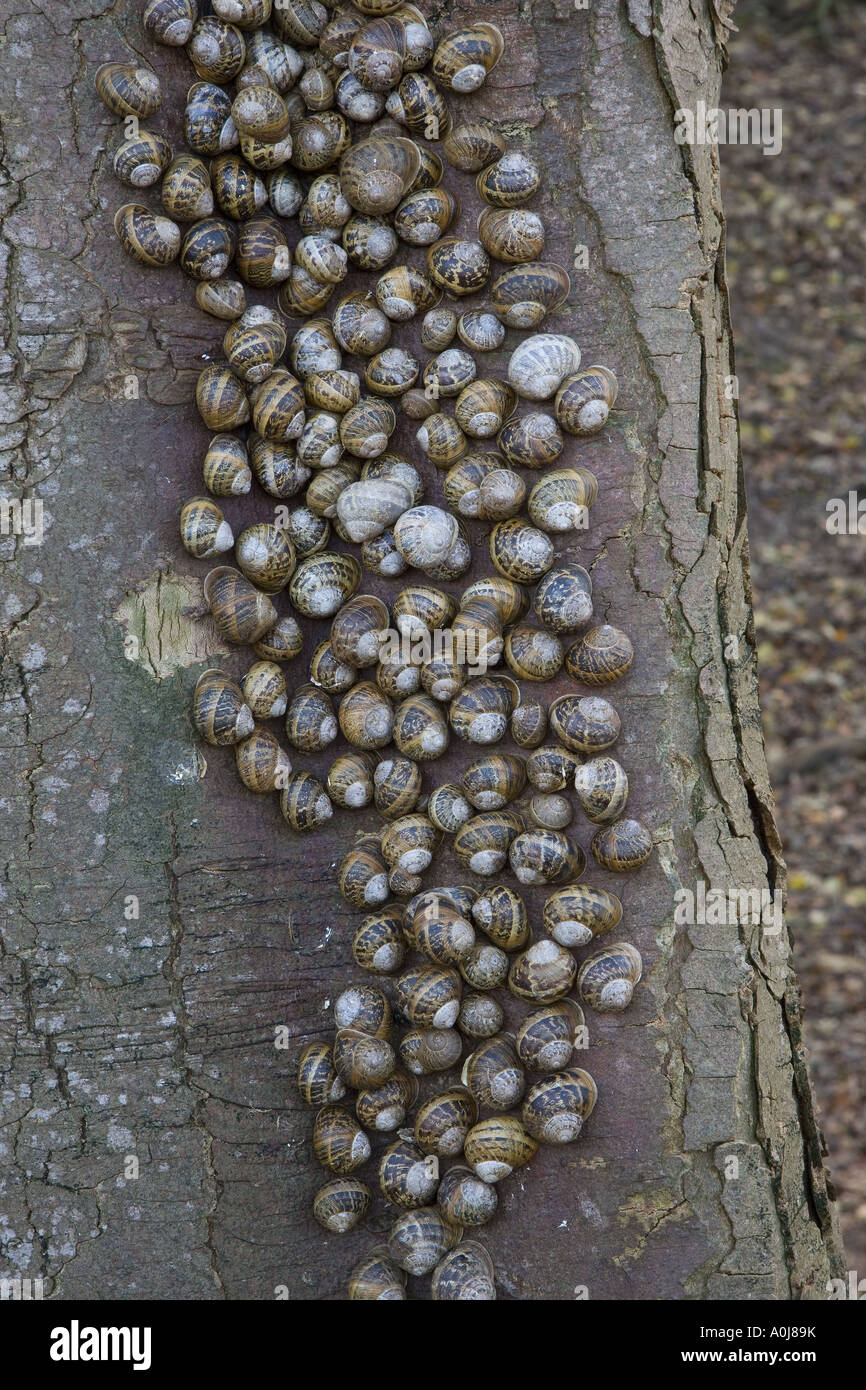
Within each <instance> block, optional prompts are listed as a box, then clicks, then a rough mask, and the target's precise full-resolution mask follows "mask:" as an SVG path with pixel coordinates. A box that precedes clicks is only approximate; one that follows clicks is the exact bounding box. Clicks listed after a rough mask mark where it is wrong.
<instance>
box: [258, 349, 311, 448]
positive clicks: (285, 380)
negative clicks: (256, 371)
mask: <svg viewBox="0 0 866 1390" xmlns="http://www.w3.org/2000/svg"><path fill="white" fill-rule="evenodd" d="M250 408H251V411H252V422H253V428H254V429H255V430H256V432H257V433H258V434H260V435H261V436H262V437H263V438H264V439H273V440H275V441H276V442H277V443H279V444H282V443H285V442H287V441H290V440H293V439H297V437H298V435H299V434H300V433H301V431H302V430H303V428H304V388H303V386H302V385H301V383H300V382H299V381H298V379H297V377H294V376H292V374H291V372H287V371H286V370H285V368H283V367H276V368H275V369H274V370H273V371H272V372H271V374H270V376H269V377H267V379H266V380H265V381H263V382H262V383H261V385H260V386H257V387H256V388H255V390H254V391H253V393H252V395H251V396H250Z"/></svg>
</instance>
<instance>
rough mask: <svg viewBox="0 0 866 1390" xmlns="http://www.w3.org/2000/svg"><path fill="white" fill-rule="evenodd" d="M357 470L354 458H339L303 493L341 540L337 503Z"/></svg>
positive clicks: (315, 477) (312, 509) (311, 506)
mask: <svg viewBox="0 0 866 1390" xmlns="http://www.w3.org/2000/svg"><path fill="white" fill-rule="evenodd" d="M358 472H359V469H358V465H357V463H356V462H355V460H354V459H349V458H341V460H340V462H339V463H338V464H334V465H333V466H332V467H331V468H321V469H319V471H318V472H317V473H316V474H315V476H314V477H313V479H312V481H311V482H310V483H309V484H308V486H307V491H306V492H305V493H304V501H305V502H306V504H307V506H308V507H309V508H310V510H311V511H313V512H315V513H316V514H317V515H318V516H324V517H328V518H329V519H333V521H334V530H335V531H336V533H337V535H338V536H340V539H341V540H346V539H347V537H346V535H345V534H343V535H340V532H341V530H342V527H341V526H340V523H339V521H338V520H337V503H338V502H339V500H340V495H341V493H342V492H343V491H344V490H345V489H346V488H347V487H349V486H350V485H351V484H352V483H356V482H357V481H358ZM329 616H330V615H329Z"/></svg>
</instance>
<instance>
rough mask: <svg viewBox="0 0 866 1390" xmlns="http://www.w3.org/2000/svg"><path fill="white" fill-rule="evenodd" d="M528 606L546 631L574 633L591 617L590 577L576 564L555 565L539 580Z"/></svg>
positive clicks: (585, 624) (584, 625)
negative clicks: (531, 607) (530, 606)
mask: <svg viewBox="0 0 866 1390" xmlns="http://www.w3.org/2000/svg"><path fill="white" fill-rule="evenodd" d="M532 606H533V608H534V609H535V611H536V613H537V615H538V617H539V619H540V620H541V622H542V623H543V624H544V626H545V627H546V628H548V629H549V631H550V632H556V633H563V632H578V631H579V630H580V629H581V628H583V627H586V626H587V624H588V623H589V621H590V619H591V618H592V580H591V578H590V576H589V574H588V573H587V571H586V570H585V569H583V568H582V567H581V566H580V565H575V564H572V563H568V564H564V565H559V566H558V567H557V569H555V570H549V572H548V573H547V574H545V576H544V578H543V579H542V580H541V583H540V584H539V586H538V588H537V589H536V591H535V597H534V599H533V601H532Z"/></svg>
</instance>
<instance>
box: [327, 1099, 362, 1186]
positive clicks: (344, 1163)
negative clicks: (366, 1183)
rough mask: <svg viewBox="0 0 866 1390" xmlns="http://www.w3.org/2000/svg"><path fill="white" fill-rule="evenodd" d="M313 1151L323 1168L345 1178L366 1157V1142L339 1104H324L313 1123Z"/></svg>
mask: <svg viewBox="0 0 866 1390" xmlns="http://www.w3.org/2000/svg"><path fill="white" fill-rule="evenodd" d="M313 1152H314V1153H315V1155H316V1158H317V1159H318V1160H319V1162H320V1163H321V1164H322V1167H323V1168H330V1170H331V1172H332V1173H337V1174H339V1176H340V1177H345V1176H346V1175H347V1174H349V1173H354V1172H355V1170H356V1169H357V1168H360V1167H361V1165H362V1164H364V1163H366V1162H367V1159H368V1158H369V1157H370V1141H369V1139H368V1138H367V1136H366V1134H365V1133H364V1131H363V1129H362V1128H361V1126H360V1125H359V1124H358V1122H357V1120H356V1119H355V1117H354V1115H350V1114H349V1112H348V1110H345V1109H344V1108H343V1107H342V1106H341V1105H326V1106H324V1107H323V1108H322V1109H321V1110H320V1111H319V1113H318V1114H317V1115H316V1119H315V1122H314V1124H313Z"/></svg>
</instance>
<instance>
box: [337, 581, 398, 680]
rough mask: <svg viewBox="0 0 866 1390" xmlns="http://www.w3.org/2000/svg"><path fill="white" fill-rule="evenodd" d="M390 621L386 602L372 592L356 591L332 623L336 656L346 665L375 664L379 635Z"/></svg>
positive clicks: (361, 665)
mask: <svg viewBox="0 0 866 1390" xmlns="http://www.w3.org/2000/svg"><path fill="white" fill-rule="evenodd" d="M388 623H389V617H388V606H387V604H385V603H383V602H382V600H381V599H380V598H375V597H374V596H373V595H372V594H356V595H355V597H354V598H351V599H349V601H348V602H347V603H345V604H344V605H343V607H342V608H341V609H339V611H338V612H337V613H336V615H335V617H334V620H333V622H332V623H331V648H332V650H333V653H334V656H335V657H336V658H337V660H338V661H340V662H342V663H343V664H344V665H346V666H352V667H355V668H358V669H360V668H361V667H364V666H372V665H373V663H374V662H375V661H376V660H377V659H378V657H379V634H380V632H381V631H383V630H386V629H387V627H388Z"/></svg>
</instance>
